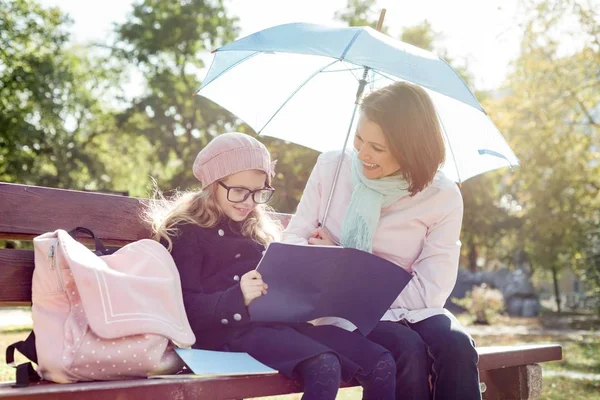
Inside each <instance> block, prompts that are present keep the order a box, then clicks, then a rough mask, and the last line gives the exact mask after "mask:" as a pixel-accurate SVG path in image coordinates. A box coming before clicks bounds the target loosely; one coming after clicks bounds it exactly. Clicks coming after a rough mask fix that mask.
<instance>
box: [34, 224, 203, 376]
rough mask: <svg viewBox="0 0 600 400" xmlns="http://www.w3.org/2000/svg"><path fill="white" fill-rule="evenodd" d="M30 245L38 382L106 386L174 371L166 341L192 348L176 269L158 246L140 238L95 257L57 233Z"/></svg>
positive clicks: (175, 362) (173, 356) (177, 365)
mask: <svg viewBox="0 0 600 400" xmlns="http://www.w3.org/2000/svg"><path fill="white" fill-rule="evenodd" d="M78 229H79V230H82V229H81V228H78ZM83 230H84V231H87V230H85V229H83ZM88 232H89V231H88ZM90 233H91V232H90ZM33 243H34V253H35V270H34V273H33V281H32V302H33V305H32V318H33V331H34V334H35V350H36V351H37V364H38V368H37V370H36V372H37V374H38V375H39V376H40V377H41V378H42V379H46V380H50V381H54V382H59V383H68V382H75V381H91V380H113V379H124V378H132V377H147V376H149V375H155V374H169V373H174V372H176V371H178V370H179V369H181V367H182V366H183V364H182V362H181V360H180V359H179V357H178V356H177V355H176V353H175V351H174V349H173V342H175V343H177V345H179V346H191V345H192V344H194V342H195V340H196V339H195V337H194V334H193V333H192V329H191V328H190V325H189V322H188V320H187V317H186V314H185V309H184V306H183V298H182V295H181V282H180V279H179V273H178V271H177V267H176V266H175V263H174V261H173V258H172V257H171V254H170V253H169V252H168V251H167V249H165V248H164V247H163V246H162V245H161V244H160V243H158V242H156V241H154V240H150V239H143V240H139V241H137V242H134V243H130V244H128V245H126V246H124V247H123V248H121V249H119V250H117V251H116V252H114V253H113V254H110V255H103V256H98V255H96V254H95V253H94V252H93V251H91V250H89V249H88V248H87V247H85V246H84V245H82V244H81V243H79V242H77V241H76V240H75V239H73V238H72V237H71V236H70V235H69V233H67V232H66V231H64V230H60V229H59V230H57V231H55V232H49V233H45V234H43V235H41V236H38V237H36V238H35V239H34V240H33ZM96 243H97V247H98V246H101V243H100V242H99V241H98V240H96ZM97 250H100V253H102V251H104V250H103V249H97Z"/></svg>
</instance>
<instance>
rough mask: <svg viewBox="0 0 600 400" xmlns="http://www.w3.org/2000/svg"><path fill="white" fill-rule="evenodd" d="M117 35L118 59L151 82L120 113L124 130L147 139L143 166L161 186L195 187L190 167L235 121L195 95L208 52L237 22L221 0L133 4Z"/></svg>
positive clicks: (155, 0)
mask: <svg viewBox="0 0 600 400" xmlns="http://www.w3.org/2000/svg"><path fill="white" fill-rule="evenodd" d="M117 33H118V38H117V40H116V43H114V44H113V45H112V48H113V56H114V57H116V58H117V59H119V60H121V61H122V62H123V63H125V64H126V65H127V64H128V65H131V66H132V67H134V68H135V69H136V70H138V71H142V73H143V75H144V80H145V86H146V90H145V91H144V93H143V94H142V95H141V96H140V97H139V98H136V99H134V100H133V101H132V102H131V104H130V105H129V107H127V108H126V109H125V110H124V111H123V112H121V113H120V114H119V115H118V116H117V126H118V128H119V130H121V131H122V132H123V134H124V135H129V136H131V137H133V138H136V137H137V138H145V140H147V141H148V143H149V146H150V148H151V152H150V153H148V154H147V159H146V160H145V163H146V164H148V165H151V168H150V170H149V171H148V172H149V174H150V175H152V176H155V177H157V178H158V181H159V185H160V186H161V188H162V189H172V188H174V187H182V188H183V187H190V186H194V185H197V181H196V180H195V178H194V177H193V175H192V172H191V165H192V164H193V161H194V158H195V156H196V154H197V153H198V151H199V150H200V149H202V148H203V147H204V146H205V145H206V144H207V143H208V142H209V141H210V139H211V138H212V137H214V136H215V135H216V134H218V133H221V132H223V131H226V130H229V129H232V128H233V127H234V124H235V122H236V121H235V119H234V117H233V116H232V115H230V114H229V113H228V112H227V111H225V110H223V109H222V108H220V107H218V106H217V105H215V104H213V103H212V102H210V101H208V100H206V99H205V98H202V97H199V96H194V95H193V94H194V92H195V91H196V90H197V89H198V87H200V83H201V82H200V79H199V76H200V75H201V73H200V69H201V68H204V62H203V56H205V55H206V54H207V53H208V51H210V50H212V49H213V48H215V47H218V46H221V45H222V44H224V43H226V42H228V41H230V40H232V39H234V37H235V36H236V34H237V19H236V18H234V17H232V16H230V15H229V14H228V12H227V10H226V9H225V7H224V5H223V2H222V1H204V0H190V1H168V2H165V1H159V0H145V1H141V2H138V3H136V4H135V5H134V7H133V12H132V14H131V15H130V17H129V19H128V20H127V21H126V22H125V23H124V24H123V25H121V26H120V27H118V28H117ZM130 140H134V139H130ZM146 182H148V180H147V179H146Z"/></svg>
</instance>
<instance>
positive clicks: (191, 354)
mask: <svg viewBox="0 0 600 400" xmlns="http://www.w3.org/2000/svg"><path fill="white" fill-rule="evenodd" d="M175 351H176V352H177V355H178V356H179V357H180V358H181V359H182V360H183V362H184V363H185V365H186V367H187V368H188V369H189V370H190V371H191V372H192V373H183V374H177V375H156V376H151V377H150V378H189V379H194V378H214V377H221V376H242V375H270V374H276V373H277V372H278V371H276V370H274V369H273V368H270V367H268V366H266V365H265V364H263V363H261V362H260V361H258V360H256V359H255V358H253V357H252V356H250V355H249V354H248V353H234V352H227V351H211V350H200V349H176V350H175Z"/></svg>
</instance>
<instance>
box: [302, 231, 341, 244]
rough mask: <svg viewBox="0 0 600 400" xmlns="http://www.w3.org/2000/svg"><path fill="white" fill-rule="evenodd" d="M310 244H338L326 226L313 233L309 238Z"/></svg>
mask: <svg viewBox="0 0 600 400" xmlns="http://www.w3.org/2000/svg"><path fill="white" fill-rule="evenodd" d="M308 244H314V245H318V246H337V243H335V242H334V241H333V240H332V239H331V235H330V234H329V232H328V231H327V229H325V228H318V229H317V230H315V231H314V232H313V233H312V234H311V238H310V239H308Z"/></svg>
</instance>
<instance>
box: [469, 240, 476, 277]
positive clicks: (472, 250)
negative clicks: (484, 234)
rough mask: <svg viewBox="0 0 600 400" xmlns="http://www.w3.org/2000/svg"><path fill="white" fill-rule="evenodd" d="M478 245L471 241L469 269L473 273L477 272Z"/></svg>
mask: <svg viewBox="0 0 600 400" xmlns="http://www.w3.org/2000/svg"><path fill="white" fill-rule="evenodd" d="M477 257H478V254H477V245H475V244H474V243H471V246H469V270H470V271H471V272H473V273H475V272H477Z"/></svg>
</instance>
